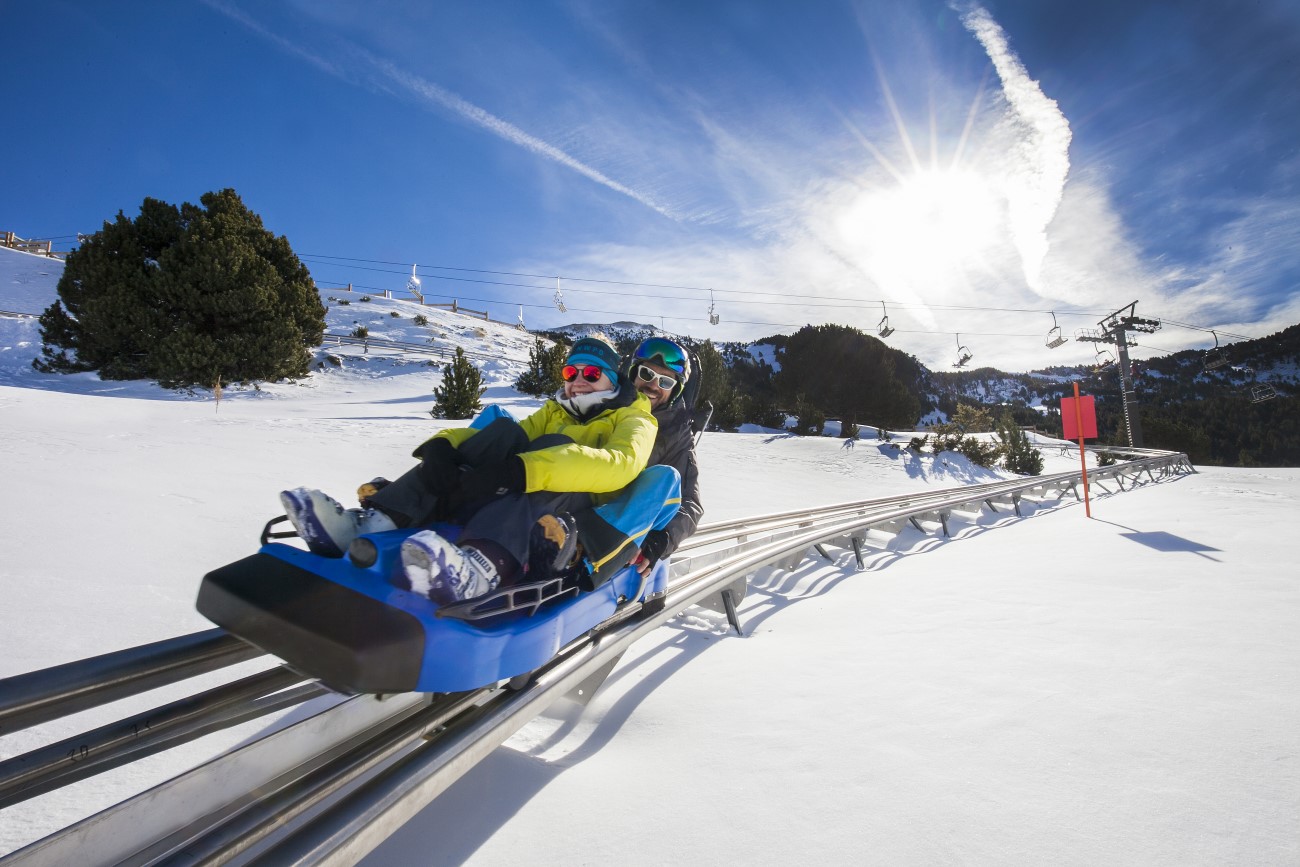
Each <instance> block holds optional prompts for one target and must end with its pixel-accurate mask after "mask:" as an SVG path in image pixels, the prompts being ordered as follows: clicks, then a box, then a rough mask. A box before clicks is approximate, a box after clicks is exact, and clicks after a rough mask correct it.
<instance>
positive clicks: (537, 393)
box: [515, 337, 569, 397]
mask: <svg viewBox="0 0 1300 867" xmlns="http://www.w3.org/2000/svg"><path fill="white" fill-rule="evenodd" d="M568 354H569V347H568V346H566V345H565V344H563V343H554V344H552V345H551V346H550V347H549V348H548V347H547V346H546V343H545V341H543V340H542V338H540V337H538V338H536V339H535V340H534V341H533V348H532V349H530V350H528V368H527V369H526V370H525V371H524V372H523V373H521V374H519V378H518V379H516V380H515V388H516V389H517V390H519V391H521V392H523V393H524V394H530V395H532V396H533V397H547V396H549V395H552V394H555V392H556V391H558V390H559V388H560V386H561V385H563V384H564V378H563V377H562V376H561V375H560V371H561V370H562V369H563V368H564V359H565V358H567V357H568Z"/></svg>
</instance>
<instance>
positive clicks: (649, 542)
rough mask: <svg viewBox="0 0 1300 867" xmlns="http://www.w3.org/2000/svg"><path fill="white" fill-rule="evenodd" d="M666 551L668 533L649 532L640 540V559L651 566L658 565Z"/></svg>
mask: <svg viewBox="0 0 1300 867" xmlns="http://www.w3.org/2000/svg"><path fill="white" fill-rule="evenodd" d="M667 550H668V531H667V530H651V531H650V532H649V533H646V534H645V538H644V539H642V540H641V559H643V560H645V561H646V562H647V563H649V564H650V565H651V566H654V564H656V563H658V562H659V560H660V559H661V558H662V557H663V556H664V552H666V551H667Z"/></svg>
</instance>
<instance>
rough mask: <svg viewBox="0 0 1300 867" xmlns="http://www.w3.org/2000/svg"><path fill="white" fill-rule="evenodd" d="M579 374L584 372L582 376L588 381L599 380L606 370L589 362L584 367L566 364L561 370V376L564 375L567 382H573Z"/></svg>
mask: <svg viewBox="0 0 1300 867" xmlns="http://www.w3.org/2000/svg"><path fill="white" fill-rule="evenodd" d="M578 374H582V378H583V379H585V380H587V382H599V381H600V378H601V377H602V376H604V375H605V371H603V370H601V369H600V368H599V367H597V366H596V365H594V364H588V365H585V366H583V367H577V366H575V365H572V364H566V365H564V368H563V369H562V370H561V371H560V376H562V377H564V381H565V382H573V381H574V380H575V379H577V378H578Z"/></svg>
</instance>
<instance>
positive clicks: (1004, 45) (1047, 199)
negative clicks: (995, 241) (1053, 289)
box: [962, 6, 1070, 292]
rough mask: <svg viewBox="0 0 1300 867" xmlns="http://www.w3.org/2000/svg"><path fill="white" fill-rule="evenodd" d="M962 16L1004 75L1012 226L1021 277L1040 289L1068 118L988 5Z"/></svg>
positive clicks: (1064, 168)
mask: <svg viewBox="0 0 1300 867" xmlns="http://www.w3.org/2000/svg"><path fill="white" fill-rule="evenodd" d="M962 22H963V23H964V24H965V25H966V28H967V29H968V30H969V31H970V32H971V33H972V34H973V35H974V36H975V38H976V39H978V40H979V43H980V45H982V46H984V50H985V52H986V53H987V54H988V56H989V60H991V61H992V62H993V68H994V69H995V70H996V71H997V73H998V77H999V78H1000V79H1001V80H1002V93H1003V95H1004V96H1005V97H1006V100H1007V104H1008V106H1009V107H1010V114H1009V115H1008V117H1007V122H1008V124H1010V125H1011V126H1012V127H1013V128H1014V130H1015V132H1016V133H1017V135H1016V140H1017V145H1016V152H1017V153H1016V156H1017V157H1018V158H1019V159H1018V164H1013V166H1012V167H1011V171H1010V174H1009V176H1008V178H1007V183H1008V187H1007V203H1008V207H1009V211H1010V215H1009V216H1010V229H1011V232H1012V237H1013V239H1014V241H1015V244H1016V247H1017V248H1018V249H1019V251H1020V256H1021V259H1022V260H1023V264H1024V271H1025V281H1026V282H1027V283H1028V284H1029V286H1030V288H1032V289H1033V290H1034V291H1036V292H1041V291H1042V288H1043V287H1042V281H1041V273H1042V265H1043V259H1044V257H1045V256H1046V255H1047V247H1048V243H1047V226H1048V224H1049V223H1051V221H1052V217H1053V216H1054V215H1055V214H1056V209H1057V206H1058V205H1059V204H1060V201H1061V194H1062V192H1063V191H1064V189H1065V181H1066V178H1067V176H1068V175H1069V173H1070V155H1069V149H1070V124H1069V122H1068V121H1067V120H1066V119H1065V115H1064V114H1062V113H1061V110H1060V108H1059V107H1058V106H1057V104H1056V102H1055V100H1052V99H1049V98H1048V97H1047V96H1046V95H1045V94H1044V93H1043V90H1042V88H1041V87H1039V86H1038V82H1036V81H1034V80H1033V79H1031V78H1030V77H1029V73H1028V72H1027V71H1026V70H1025V66H1024V64H1023V63H1021V62H1020V58H1019V57H1017V56H1016V54H1015V52H1013V51H1012V50H1011V46H1010V44H1009V42H1008V41H1007V37H1006V34H1005V33H1004V32H1003V30H1002V28H1001V26H999V25H998V23H997V22H996V21H994V20H993V17H992V16H991V15H989V13H988V11H987V10H985V9H984V8H982V7H979V6H973V7H969V8H968V9H966V11H965V12H964V14H963V15H962Z"/></svg>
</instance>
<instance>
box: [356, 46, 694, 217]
mask: <svg viewBox="0 0 1300 867" xmlns="http://www.w3.org/2000/svg"><path fill="white" fill-rule="evenodd" d="M368 59H369V60H370V62H371V63H373V64H374V65H375V68H376V69H378V70H379V71H380V72H382V73H383V74H384V75H386V76H388V78H389V79H390V80H392V81H393V82H394V83H395V84H398V85H400V86H401V87H403V88H404V89H406V91H407V92H408V93H411V94H413V95H414V96H416V97H419V98H420V99H422V100H424V101H426V102H430V103H434V104H435V105H439V106H442V107H443V108H446V109H450V110H451V111H453V112H455V113H456V114H458V115H460V116H461V117H463V118H464V119H465V120H468V121H470V122H471V123H474V124H477V125H478V126H481V127H482V128H483V129H485V130H487V131H488V132H490V133H492V134H493V135H495V136H497V137H498V138H501V139H504V140H505V141H508V142H510V143H511V144H516V145H519V146H520V147H522V148H526V149H527V150H530V151H532V152H533V153H535V154H538V155H540V156H544V157H546V158H547V159H549V160H553V161H555V162H557V163H559V164H560V165H562V166H565V167H567V168H570V169H573V170H574V171H575V172H577V173H579V174H581V175H584V176H586V177H588V178H591V179H592V180H593V181H595V182H596V183H598V184H601V185H603V186H606V187H609V188H610V189H611V190H613V191H614V192H616V193H622V194H623V195H625V196H627V197H629V198H631V199H635V200H636V201H638V202H640V203H641V204H643V205H645V206H646V207H647V208H650V209H651V210H654V211H658V212H659V213H660V214H663V215H664V216H665V217H668V218H669V219H673V220H675V219H677V217H676V216H675V215H674V214H672V213H670V212H669V211H668V209H667V208H665V207H664V206H662V205H660V204H659V203H657V202H655V201H654V200H653V199H651V198H649V197H648V196H646V195H643V194H642V193H638V192H637V191H636V190H634V189H631V188H630V187H627V186H624V185H623V184H620V183H619V182H618V181H616V180H614V179H613V178H610V177H609V176H607V175H605V174H603V173H602V172H600V171H599V170H597V169H594V168H592V167H591V166H589V165H587V164H586V163H584V162H582V161H581V160H578V159H575V158H574V157H572V156H570V155H569V154H567V153H565V152H564V151H562V150H560V149H559V148H557V147H555V146H554V145H552V144H547V143H546V142H544V141H542V140H541V139H539V138H537V137H536V136H534V135H529V134H528V133H526V132H524V131H523V130H521V129H520V128H519V127H517V126H515V125H514V124H512V123H510V122H508V121H505V120H502V119H501V118H499V117H497V116H496V115H494V114H492V113H491V112H489V111H486V110H485V109H482V108H479V107H478V106H477V105H474V104H473V103H472V102H469V101H468V100H465V99H463V98H461V97H459V96H457V95H456V94H454V93H452V92H451V91H450V90H447V89H446V88H445V87H439V86H438V85H436V84H434V83H433V82H431V81H426V80H425V79H423V78H420V77H419V76H418V75H412V74H411V73H409V72H405V71H403V70H401V69H398V68H397V67H396V66H394V65H393V64H392V63H390V62H388V61H386V60H380V59H378V58H376V57H373V56H371V57H368Z"/></svg>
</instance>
